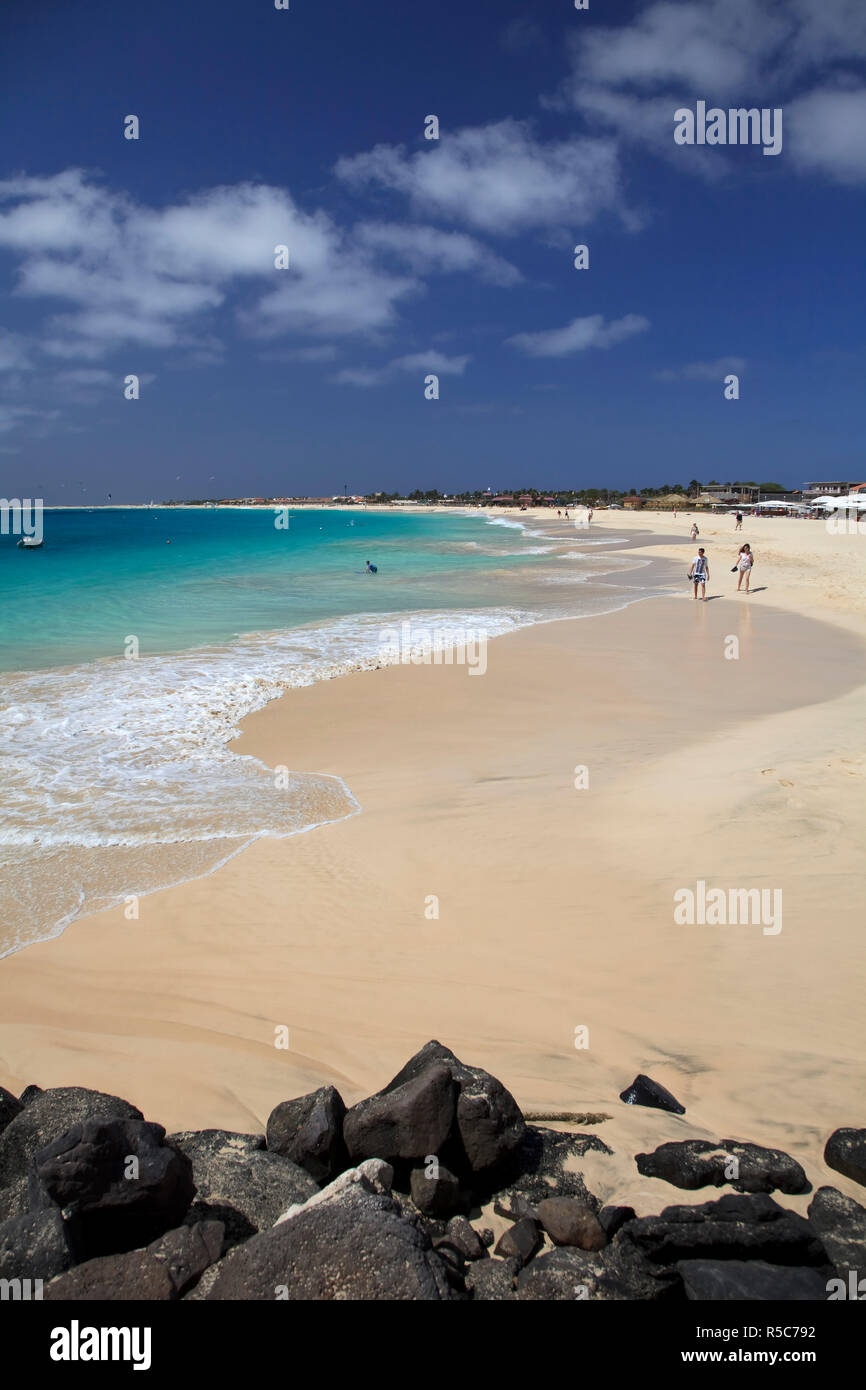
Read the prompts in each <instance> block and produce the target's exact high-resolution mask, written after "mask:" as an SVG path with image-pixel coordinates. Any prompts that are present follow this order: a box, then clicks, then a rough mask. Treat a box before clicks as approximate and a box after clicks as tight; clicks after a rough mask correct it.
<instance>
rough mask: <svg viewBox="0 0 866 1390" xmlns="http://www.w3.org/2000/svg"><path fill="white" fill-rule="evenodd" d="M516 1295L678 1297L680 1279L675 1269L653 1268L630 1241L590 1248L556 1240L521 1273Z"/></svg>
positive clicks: (609, 1299) (541, 1298)
mask: <svg viewBox="0 0 866 1390" xmlns="http://www.w3.org/2000/svg"><path fill="white" fill-rule="evenodd" d="M516 1297H517V1298H518V1299H519V1300H520V1301H523V1300H526V1301H534V1302H547V1301H548V1300H551V1299H552V1300H556V1301H557V1302H572V1301H575V1302H580V1301H583V1300H591V1301H592V1302H599V1303H611V1302H614V1303H619V1302H631V1301H633V1300H637V1299H640V1300H652V1301H657V1300H665V1301H667V1300H681V1299H682V1282H681V1280H680V1279H679V1276H678V1275H677V1274H676V1273H675V1271H672V1270H658V1269H654V1268H653V1266H652V1265H651V1264H649V1262H648V1261H647V1260H645V1259H644V1258H643V1257H642V1256H641V1255H640V1254H639V1253H638V1252H637V1251H636V1250H635V1249H634V1248H633V1247H629V1246H619V1245H616V1244H613V1245H609V1246H607V1247H606V1248H605V1249H604V1250H602V1251H599V1252H598V1253H592V1252H590V1251H587V1250H577V1249H575V1248H574V1247H569V1246H559V1247H558V1248H557V1249H556V1250H551V1251H548V1252H546V1253H545V1254H543V1255H539V1256H538V1258H537V1259H535V1260H533V1261H532V1264H531V1265H529V1266H528V1268H526V1269H525V1270H524V1271H523V1272H522V1273H521V1275H520V1277H519V1278H518V1281H517V1294H516Z"/></svg>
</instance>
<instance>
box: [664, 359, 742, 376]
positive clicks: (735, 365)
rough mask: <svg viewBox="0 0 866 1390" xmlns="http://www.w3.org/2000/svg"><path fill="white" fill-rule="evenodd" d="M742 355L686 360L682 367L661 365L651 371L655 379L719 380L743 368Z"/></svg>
mask: <svg viewBox="0 0 866 1390" xmlns="http://www.w3.org/2000/svg"><path fill="white" fill-rule="evenodd" d="M745 366H746V359H745V358H744V357H717V358H716V359H715V361H713V362H687V363H686V364H685V366H683V367H663V368H662V369H661V370H660V371H658V372H653V376H654V377H655V378H656V380H657V381H721V380H722V379H723V378H724V377H725V376H726V375H727V374H728V372H742V371H744V370H745Z"/></svg>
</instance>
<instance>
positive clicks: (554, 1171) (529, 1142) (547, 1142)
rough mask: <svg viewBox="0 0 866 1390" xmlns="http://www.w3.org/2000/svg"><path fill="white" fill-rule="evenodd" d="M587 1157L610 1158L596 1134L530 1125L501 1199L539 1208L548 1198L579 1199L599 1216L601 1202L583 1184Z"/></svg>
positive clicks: (513, 1162)
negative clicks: (583, 1162)
mask: <svg viewBox="0 0 866 1390" xmlns="http://www.w3.org/2000/svg"><path fill="white" fill-rule="evenodd" d="M587 1153H600V1154H608V1155H609V1154H610V1153H611V1150H610V1149H609V1148H608V1146H607V1144H604V1143H602V1141H601V1139H597V1138H596V1136H595V1135H594V1134H567V1133H565V1132H564V1131H561V1130H555V1129H539V1128H537V1127H536V1126H535V1125H527V1126H526V1131H525V1133H524V1136H523V1140H522V1141H521V1145H520V1148H519V1150H518V1151H517V1153H516V1154H515V1155H514V1157H513V1159H512V1162H511V1163H510V1164H509V1167H508V1179H509V1181H508V1184H507V1187H506V1186H505V1184H503V1188H502V1189H500V1190H499V1191H500V1197H503V1198H504V1197H505V1196H506V1195H507V1194H510V1197H511V1199H512V1200H513V1198H514V1197H515V1196H517V1195H520V1196H521V1197H524V1198H525V1199H526V1201H528V1202H530V1203H531V1204H532V1205H533V1206H536V1205H537V1204H538V1203H539V1202H542V1201H544V1199H545V1197H576V1198H577V1200H578V1201H580V1202H583V1203H584V1205H585V1206H588V1207H589V1208H590V1210H592V1211H594V1212H597V1211H598V1208H599V1201H598V1198H597V1197H594V1196H593V1194H592V1193H591V1192H590V1190H589V1188H588V1187H587V1186H586V1184H585V1182H584V1181H583V1177H582V1176H581V1174H580V1171H579V1169H578V1165H579V1163H580V1160H581V1159H582V1158H583V1157H584V1155H585V1154H587ZM503 1189H504V1190H503Z"/></svg>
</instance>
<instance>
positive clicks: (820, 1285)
mask: <svg viewBox="0 0 866 1390" xmlns="http://www.w3.org/2000/svg"><path fill="white" fill-rule="evenodd" d="M677 1270H678V1271H679V1274H680V1276H681V1278H682V1281H683V1285H684V1287H685V1291H686V1297H687V1298H689V1299H692V1300H694V1301H696V1302H699V1301H704V1300H712V1302H714V1303H723V1302H724V1303H730V1302H736V1301H739V1300H749V1301H752V1300H754V1301H758V1302H760V1301H766V1300H769V1301H770V1302H775V1301H776V1300H778V1301H780V1302H785V1303H789V1302H791V1303H798V1302H805V1301H809V1302H816V1301H821V1302H823V1301H824V1300H825V1299H826V1297H827V1287H826V1279H825V1277H824V1276H823V1275H822V1274H819V1273H818V1271H817V1270H816V1269H808V1268H807V1269H792V1268H791V1267H790V1266H789V1265H772V1264H766V1263H765V1262H764V1261H763V1260H748V1261H742V1260H680V1261H679V1262H678V1264H677Z"/></svg>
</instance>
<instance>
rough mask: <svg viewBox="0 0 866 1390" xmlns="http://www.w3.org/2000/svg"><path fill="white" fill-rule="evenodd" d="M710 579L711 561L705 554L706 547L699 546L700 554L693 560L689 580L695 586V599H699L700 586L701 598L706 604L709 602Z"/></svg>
mask: <svg viewBox="0 0 866 1390" xmlns="http://www.w3.org/2000/svg"><path fill="white" fill-rule="evenodd" d="M709 577H710V566H709V561H708V560H707V557H706V555H705V554H704V547H703V546H699V547H698V553H697V555H696V556H695V558H694V559H693V560H692V567H691V569H690V570H689V579H690V580H691V581H692V583H693V584H694V586H695V598H697V596H698V585H699V584H700V586H701V598H702V599H703V601H704V603H706V601H707V580H708V579H709Z"/></svg>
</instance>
